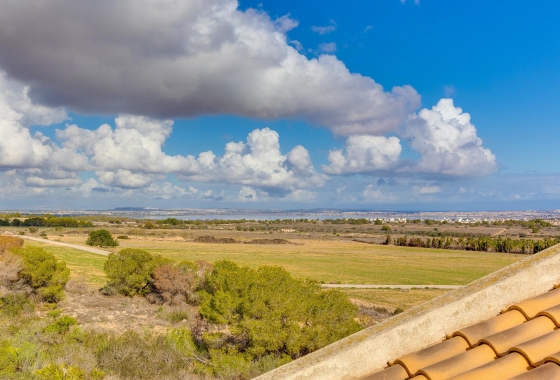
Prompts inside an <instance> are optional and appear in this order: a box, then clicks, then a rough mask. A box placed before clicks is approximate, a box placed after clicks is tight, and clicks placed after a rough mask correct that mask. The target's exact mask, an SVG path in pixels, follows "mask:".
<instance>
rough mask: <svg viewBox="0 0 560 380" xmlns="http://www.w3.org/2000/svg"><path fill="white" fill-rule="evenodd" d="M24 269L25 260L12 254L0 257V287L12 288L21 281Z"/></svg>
mask: <svg viewBox="0 0 560 380" xmlns="http://www.w3.org/2000/svg"><path fill="white" fill-rule="evenodd" d="M22 269H23V259H22V258H21V257H20V256H16V255H13V254H11V253H7V254H4V255H3V256H0V285H3V286H5V287H7V288H8V289H11V288H12V285H13V284H15V283H16V282H17V281H18V279H19V271H20V270H22Z"/></svg>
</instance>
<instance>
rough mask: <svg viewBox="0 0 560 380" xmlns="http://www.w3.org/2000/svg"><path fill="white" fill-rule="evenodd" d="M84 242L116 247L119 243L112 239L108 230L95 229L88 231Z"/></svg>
mask: <svg viewBox="0 0 560 380" xmlns="http://www.w3.org/2000/svg"><path fill="white" fill-rule="evenodd" d="M86 244H87V245H94V246H98V247H116V246H118V245H119V242H118V241H116V240H115V239H113V236H111V233H110V232H109V231H107V230H97V231H91V232H90V233H89V236H88V238H87V240H86Z"/></svg>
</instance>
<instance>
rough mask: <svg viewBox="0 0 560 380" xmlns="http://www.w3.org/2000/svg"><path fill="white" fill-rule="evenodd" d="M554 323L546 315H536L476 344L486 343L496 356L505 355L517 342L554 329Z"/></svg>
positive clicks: (525, 340) (522, 341)
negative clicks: (536, 316)
mask: <svg viewBox="0 0 560 380" xmlns="http://www.w3.org/2000/svg"><path fill="white" fill-rule="evenodd" d="M555 327H556V325H555V324H554V322H552V321H551V320H550V318H547V317H538V318H535V319H533V320H530V321H527V322H525V323H522V324H521V325H519V326H515V327H512V328H510V329H507V330H505V331H502V332H499V333H497V334H493V335H490V336H488V337H486V338H484V339H481V340H480V341H479V343H478V344H482V343H484V344H488V345H489V346H490V347H492V348H493V349H494V351H495V352H496V354H497V355H498V356H503V355H505V354H506V353H507V352H508V350H509V349H510V348H512V347H515V346H516V345H518V344H521V343H524V342H527V341H529V340H531V339H535V338H538V337H540V336H542V335H545V334H548V333H550V332H552V330H554V328H555Z"/></svg>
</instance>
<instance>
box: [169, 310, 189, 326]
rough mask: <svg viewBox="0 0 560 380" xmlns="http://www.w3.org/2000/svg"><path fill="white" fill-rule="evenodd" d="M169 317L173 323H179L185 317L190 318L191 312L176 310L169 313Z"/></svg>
mask: <svg viewBox="0 0 560 380" xmlns="http://www.w3.org/2000/svg"><path fill="white" fill-rule="evenodd" d="M167 319H168V320H169V321H170V322H172V323H179V322H182V321H183V320H185V319H189V314H188V313H187V312H186V311H175V312H173V313H171V314H169V316H168V317H167Z"/></svg>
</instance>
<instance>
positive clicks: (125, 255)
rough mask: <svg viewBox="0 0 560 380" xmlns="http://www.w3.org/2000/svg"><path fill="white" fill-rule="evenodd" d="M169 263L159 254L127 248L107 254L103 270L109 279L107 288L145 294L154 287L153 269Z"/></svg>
mask: <svg viewBox="0 0 560 380" xmlns="http://www.w3.org/2000/svg"><path fill="white" fill-rule="evenodd" d="M171 263H172V261H171V260H169V259H166V258H163V257H161V256H159V255H152V254H151V253H149V252H146V251H143V250H141V249H132V248H127V249H123V250H121V251H120V252H119V253H116V254H115V253H111V254H109V258H108V259H107V261H105V264H104V265H103V270H104V271H105V273H106V274H107V278H108V279H109V281H108V282H107V286H108V287H109V288H112V289H115V290H116V291H117V292H118V293H121V294H124V295H127V296H134V295H146V294H148V293H150V292H151V291H152V290H153V288H154V269H156V268H158V267H161V266H163V265H165V264H171Z"/></svg>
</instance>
